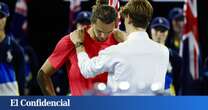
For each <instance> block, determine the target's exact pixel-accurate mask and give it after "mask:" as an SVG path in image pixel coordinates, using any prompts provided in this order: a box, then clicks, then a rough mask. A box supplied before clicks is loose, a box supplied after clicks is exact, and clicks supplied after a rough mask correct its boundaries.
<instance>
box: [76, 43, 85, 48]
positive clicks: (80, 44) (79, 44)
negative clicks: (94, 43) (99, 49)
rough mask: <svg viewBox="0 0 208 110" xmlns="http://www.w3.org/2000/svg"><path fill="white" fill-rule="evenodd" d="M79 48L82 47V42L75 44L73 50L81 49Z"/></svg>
mask: <svg viewBox="0 0 208 110" xmlns="http://www.w3.org/2000/svg"><path fill="white" fill-rule="evenodd" d="M81 46H84V44H83V42H77V43H76V44H75V48H78V47H81Z"/></svg>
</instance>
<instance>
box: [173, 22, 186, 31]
mask: <svg viewBox="0 0 208 110" xmlns="http://www.w3.org/2000/svg"><path fill="white" fill-rule="evenodd" d="M172 24H173V30H174V31H175V32H176V33H179V34H180V33H182V32H183V26H184V21H183V20H173V21H172Z"/></svg>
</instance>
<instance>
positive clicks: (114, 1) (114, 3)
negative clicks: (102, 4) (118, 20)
mask: <svg viewBox="0 0 208 110" xmlns="http://www.w3.org/2000/svg"><path fill="white" fill-rule="evenodd" d="M108 5H109V6H112V7H114V8H115V9H116V11H118V9H119V7H120V3H119V0H108Z"/></svg>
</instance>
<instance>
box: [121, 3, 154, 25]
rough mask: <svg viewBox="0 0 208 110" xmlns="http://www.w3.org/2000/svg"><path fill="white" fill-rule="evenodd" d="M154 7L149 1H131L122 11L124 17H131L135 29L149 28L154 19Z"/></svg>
mask: <svg viewBox="0 0 208 110" xmlns="http://www.w3.org/2000/svg"><path fill="white" fill-rule="evenodd" d="M152 14H153V7H152V5H151V4H150V3H149V2H148V0H130V1H129V2H128V3H127V4H126V5H125V6H124V8H123V10H122V11H121V15H122V17H126V16H129V17H130V18H131V20H132V23H133V25H134V26H135V27H141V28H147V26H148V25H149V22H150V20H151V18H152Z"/></svg>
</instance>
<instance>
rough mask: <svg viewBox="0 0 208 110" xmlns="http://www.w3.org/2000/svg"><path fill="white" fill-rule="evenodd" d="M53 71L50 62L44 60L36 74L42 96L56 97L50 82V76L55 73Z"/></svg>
mask: <svg viewBox="0 0 208 110" xmlns="http://www.w3.org/2000/svg"><path fill="white" fill-rule="evenodd" d="M55 71H56V70H55V69H54V68H53V67H52V65H51V64H50V62H49V61H48V60H46V61H45V63H44V64H43V65H42V67H41V68H40V70H39V72H38V75H37V81H38V84H39V86H40V88H41V90H42V92H43V94H44V95H51V96H54V95H56V93H55V90H54V86H53V83H52V80H51V76H52V75H53V74H54V73H55Z"/></svg>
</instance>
